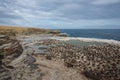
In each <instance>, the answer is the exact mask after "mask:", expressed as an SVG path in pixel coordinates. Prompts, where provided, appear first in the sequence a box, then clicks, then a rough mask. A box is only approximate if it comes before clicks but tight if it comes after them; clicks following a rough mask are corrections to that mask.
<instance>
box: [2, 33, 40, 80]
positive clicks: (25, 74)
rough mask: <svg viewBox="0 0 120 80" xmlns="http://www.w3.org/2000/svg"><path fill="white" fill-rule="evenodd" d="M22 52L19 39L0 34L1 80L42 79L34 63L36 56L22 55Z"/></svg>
mask: <svg viewBox="0 0 120 80" xmlns="http://www.w3.org/2000/svg"><path fill="white" fill-rule="evenodd" d="M22 52H23V48H22V45H21V44H20V42H19V41H18V40H17V39H15V38H13V37H12V38H11V37H9V36H6V35H0V80H41V73H40V70H39V69H37V65H35V64H34V62H35V58H34V57H33V56H32V55H27V54H24V55H22ZM20 56H21V57H22V58H19V57H20ZM18 60H19V61H18ZM31 60H33V61H32V62H31ZM17 61H18V62H17ZM13 63H14V64H15V65H13ZM33 76H34V77H33Z"/></svg>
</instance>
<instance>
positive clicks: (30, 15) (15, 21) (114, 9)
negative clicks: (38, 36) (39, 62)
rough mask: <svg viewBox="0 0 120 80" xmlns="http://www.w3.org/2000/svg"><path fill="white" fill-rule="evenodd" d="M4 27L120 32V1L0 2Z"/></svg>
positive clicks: (3, 0) (0, 15) (1, 23)
mask: <svg viewBox="0 0 120 80" xmlns="http://www.w3.org/2000/svg"><path fill="white" fill-rule="evenodd" d="M0 25H13V26H28V27H39V28H49V29H93V28H94V29H120V0H0Z"/></svg>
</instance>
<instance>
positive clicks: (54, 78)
mask: <svg viewBox="0 0 120 80" xmlns="http://www.w3.org/2000/svg"><path fill="white" fill-rule="evenodd" d="M36 60H37V61H36V63H37V64H38V66H39V68H40V69H41V71H42V73H43V74H44V75H43V78H42V80H88V79H87V78H85V77H84V76H83V75H82V74H80V73H78V72H77V71H76V70H75V69H72V68H67V67H65V66H64V64H63V62H62V61H59V60H57V61H55V60H46V59H45V58H44V57H42V56H37V57H36Z"/></svg>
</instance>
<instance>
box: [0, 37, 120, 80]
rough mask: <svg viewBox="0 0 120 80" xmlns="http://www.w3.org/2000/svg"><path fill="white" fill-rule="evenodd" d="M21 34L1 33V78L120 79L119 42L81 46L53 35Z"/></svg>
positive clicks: (7, 79) (6, 79)
mask: <svg viewBox="0 0 120 80" xmlns="http://www.w3.org/2000/svg"><path fill="white" fill-rule="evenodd" d="M18 38H19V40H18V39H16V38H15V37H10V36H6V35H1V36H0V51H1V53H0V57H1V58H0V64H1V65H0V68H1V69H0V80H119V79H120V76H119V74H120V46H119V45H116V44H108V43H106V44H102V45H88V46H83V47H77V46H75V45H72V44H68V43H64V42H63V41H62V40H58V39H59V38H58V39H53V38H54V37H52V36H47V37H45V36H41V37H40V36H39V37H37V36H36V38H35V37H32V36H31V37H26V38H22V37H18ZM58 63H59V64H58ZM51 64H52V65H51ZM59 66H60V67H59ZM71 70H72V72H74V73H75V74H72V73H71ZM63 74H64V75H63ZM68 75H69V77H67V76H68ZM76 75H77V77H76V78H75V76H76ZM81 76H84V77H81Z"/></svg>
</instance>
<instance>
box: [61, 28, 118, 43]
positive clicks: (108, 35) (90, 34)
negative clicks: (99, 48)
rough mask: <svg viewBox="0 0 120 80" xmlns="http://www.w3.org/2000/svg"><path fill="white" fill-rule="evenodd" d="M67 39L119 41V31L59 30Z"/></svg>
mask: <svg viewBox="0 0 120 80" xmlns="http://www.w3.org/2000/svg"><path fill="white" fill-rule="evenodd" d="M59 30H60V32H62V33H67V34H68V36H69V37H84V38H98V39H112V40H117V41H120V29H59Z"/></svg>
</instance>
